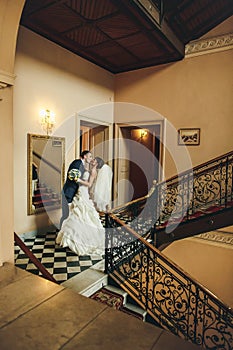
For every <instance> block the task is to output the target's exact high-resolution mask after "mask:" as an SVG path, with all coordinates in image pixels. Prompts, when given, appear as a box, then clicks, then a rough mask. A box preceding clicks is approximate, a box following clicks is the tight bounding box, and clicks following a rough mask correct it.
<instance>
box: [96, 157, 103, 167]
mask: <svg viewBox="0 0 233 350" xmlns="http://www.w3.org/2000/svg"><path fill="white" fill-rule="evenodd" d="M95 159H96V161H97V163H98V165H97V169H101V168H102V166H103V165H104V160H103V159H102V158H100V157H95Z"/></svg>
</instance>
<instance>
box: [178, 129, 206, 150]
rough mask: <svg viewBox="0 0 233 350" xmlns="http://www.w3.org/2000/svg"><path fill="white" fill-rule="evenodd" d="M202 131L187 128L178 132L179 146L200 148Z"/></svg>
mask: <svg viewBox="0 0 233 350" xmlns="http://www.w3.org/2000/svg"><path fill="white" fill-rule="evenodd" d="M200 131H201V130H200V129H199V128H189V129H188V128H187V129H179V130H178V145H183V146H185V145H186V146H198V145H200Z"/></svg>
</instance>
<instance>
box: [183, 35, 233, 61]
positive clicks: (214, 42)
mask: <svg viewBox="0 0 233 350" xmlns="http://www.w3.org/2000/svg"><path fill="white" fill-rule="evenodd" d="M232 49H233V33H229V34H225V35H220V36H217V37H214V38H207V39H202V40H195V41H192V42H190V43H189V44H187V45H186V46H185V58H189V57H194V56H200V55H205V54H209V53H214V52H218V51H225V50H232Z"/></svg>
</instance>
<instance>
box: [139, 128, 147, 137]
mask: <svg viewBox="0 0 233 350" xmlns="http://www.w3.org/2000/svg"><path fill="white" fill-rule="evenodd" d="M140 133H141V135H140V137H141V139H143V138H145V137H146V136H147V134H148V131H147V130H145V129H141V130H140Z"/></svg>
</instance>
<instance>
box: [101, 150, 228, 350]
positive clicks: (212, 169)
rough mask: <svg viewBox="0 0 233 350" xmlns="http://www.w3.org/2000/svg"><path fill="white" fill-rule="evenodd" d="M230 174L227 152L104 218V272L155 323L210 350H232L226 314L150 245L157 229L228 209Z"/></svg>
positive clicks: (219, 302) (195, 282)
mask: <svg viewBox="0 0 233 350" xmlns="http://www.w3.org/2000/svg"><path fill="white" fill-rule="evenodd" d="M232 169H233V152H229V153H227V154H225V155H223V156H221V157H218V158H215V159H213V160H211V161H210V162H207V163H204V164H201V165H199V166H197V167H195V168H194V169H190V170H187V171H185V172H183V173H182V174H179V175H178V176H175V177H173V178H171V179H169V180H167V181H164V182H162V183H159V184H158V185H156V186H155V185H154V186H153V188H152V190H151V191H150V193H149V194H148V195H147V196H145V197H142V198H139V199H137V200H134V201H132V202H129V203H127V204H125V205H124V206H121V207H119V208H115V209H114V210H112V212H111V213H107V214H106V254H105V270H106V272H107V273H109V274H110V275H111V276H112V277H113V278H115V279H116V280H117V281H118V282H119V283H121V285H122V286H123V288H124V289H125V290H127V291H128V292H130V294H131V295H132V296H133V298H135V299H136V300H137V302H138V303H139V304H140V305H141V306H142V307H144V308H145V309H146V310H147V312H148V313H149V314H150V315H151V316H152V317H153V318H154V320H155V321H156V322H157V324H159V325H161V326H162V327H163V328H165V329H167V330H170V331H171V332H173V333H174V334H176V335H179V336H180V337H182V338H184V339H186V340H189V341H191V342H193V343H195V344H198V345H201V346H203V347H205V348H207V349H212V350H217V349H225V350H230V349H232V344H233V329H232V327H233V313H232V310H231V309H230V308H228V307H227V306H226V305H224V304H223V303H222V302H221V301H220V300H219V299H218V298H217V297H215V296H214V295H213V294H212V293H211V292H210V291H208V290H207V289H206V288H204V287H203V286H202V285H200V284H199V283H198V282H197V281H195V280H193V279H192V278H191V277H190V276H189V275H188V274H186V273H185V272H183V271H182V270H181V269H180V268H179V267H177V266H176V265H175V264H174V263H172V262H171V261H170V260H169V259H167V258H166V257H165V256H164V255H163V254H162V253H161V252H160V251H159V250H157V249H156V248H155V247H154V246H153V245H152V244H151V243H150V242H152V243H154V244H155V245H156V242H155V241H156V232H157V231H158V230H159V229H160V228H161V227H167V226H169V225H170V224H171V225H172V224H173V223H177V225H178V224H179V223H181V222H182V223H184V222H187V221H189V220H192V219H195V218H197V217H199V216H203V215H205V214H206V213H208V212H212V211H214V210H218V211H221V210H225V209H226V208H230V207H233V176H232ZM136 232H137V233H136ZM154 236H155V237H154Z"/></svg>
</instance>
